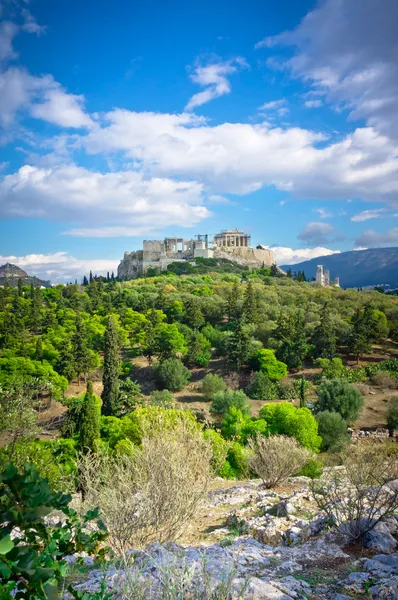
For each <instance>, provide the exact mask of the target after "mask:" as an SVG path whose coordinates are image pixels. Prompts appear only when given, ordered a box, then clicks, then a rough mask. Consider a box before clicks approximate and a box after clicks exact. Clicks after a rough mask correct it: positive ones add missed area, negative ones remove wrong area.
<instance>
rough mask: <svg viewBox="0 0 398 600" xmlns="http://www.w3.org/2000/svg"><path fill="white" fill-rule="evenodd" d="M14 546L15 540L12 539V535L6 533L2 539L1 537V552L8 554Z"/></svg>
mask: <svg viewBox="0 0 398 600" xmlns="http://www.w3.org/2000/svg"><path fill="white" fill-rule="evenodd" d="M13 548H14V542H13V541H12V539H11V537H10V535H5V536H4V537H3V538H2V539H0V554H7V552H9V551H10V550H12V549H13Z"/></svg>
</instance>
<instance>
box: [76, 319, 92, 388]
mask: <svg viewBox="0 0 398 600" xmlns="http://www.w3.org/2000/svg"><path fill="white" fill-rule="evenodd" d="M72 353H73V363H74V369H75V371H76V374H77V377H78V381H79V383H80V376H81V375H84V379H85V380H86V376H87V372H88V370H89V369H90V362H91V354H90V350H89V349H88V348H87V333H86V328H85V326H84V323H83V321H82V318H81V316H80V313H77V315H76V329H75V332H74V334H73V336H72Z"/></svg>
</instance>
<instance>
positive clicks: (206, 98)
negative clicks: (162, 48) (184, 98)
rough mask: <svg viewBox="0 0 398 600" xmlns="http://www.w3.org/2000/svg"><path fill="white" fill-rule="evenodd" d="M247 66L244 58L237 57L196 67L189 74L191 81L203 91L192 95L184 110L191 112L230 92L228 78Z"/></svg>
mask: <svg viewBox="0 0 398 600" xmlns="http://www.w3.org/2000/svg"><path fill="white" fill-rule="evenodd" d="M247 67H248V64H247V62H246V60H245V59H244V58H242V57H241V56H237V57H236V58H233V59H231V60H228V61H225V62H220V61H218V62H212V63H210V64H207V65H200V64H199V65H197V66H196V67H195V69H194V72H193V73H192V74H191V76H190V77H191V80H192V81H193V82H194V83H197V84H198V85H200V86H201V87H204V88H205V89H204V90H203V91H202V92H198V93H197V94H194V95H193V96H192V98H191V99H190V100H189V102H188V104H187V105H186V107H185V110H193V109H194V108H196V107H197V106H201V105H202V104H205V103H206V102H210V100H214V98H219V97H220V96H224V95H225V94H229V93H230V91H231V84H230V82H229V79H228V76H229V75H232V74H233V73H236V72H237V71H238V70H239V69H242V68H247Z"/></svg>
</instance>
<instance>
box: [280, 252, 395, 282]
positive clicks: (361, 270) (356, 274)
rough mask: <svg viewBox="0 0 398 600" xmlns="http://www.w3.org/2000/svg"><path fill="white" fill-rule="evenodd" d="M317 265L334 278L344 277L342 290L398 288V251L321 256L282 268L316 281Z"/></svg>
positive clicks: (341, 280) (282, 266) (342, 278)
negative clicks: (347, 288) (376, 286)
mask: <svg viewBox="0 0 398 600" xmlns="http://www.w3.org/2000/svg"><path fill="white" fill-rule="evenodd" d="M317 265H323V268H324V269H327V270H329V271H330V278H331V279H332V280H333V279H334V278H335V277H340V285H341V287H362V286H369V285H382V284H384V285H389V286H391V288H398V248H372V249H370V250H352V251H350V252H342V253H341V254H331V255H330V256H318V257H317V258H312V259H311V260H306V261H304V262H301V263H298V264H296V265H281V268H282V269H283V270H284V271H286V270H287V269H291V270H292V271H304V273H305V274H306V277H307V278H312V277H315V273H316V267H317Z"/></svg>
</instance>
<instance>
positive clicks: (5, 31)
mask: <svg viewBox="0 0 398 600" xmlns="http://www.w3.org/2000/svg"><path fill="white" fill-rule="evenodd" d="M18 30H19V27H18V25H16V24H15V23H12V22H11V21H3V22H2V23H0V61H3V60H11V59H12V58H16V56H17V54H16V52H15V51H14V49H13V46H12V42H13V40H14V37H15V36H16V35H17V33H18Z"/></svg>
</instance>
